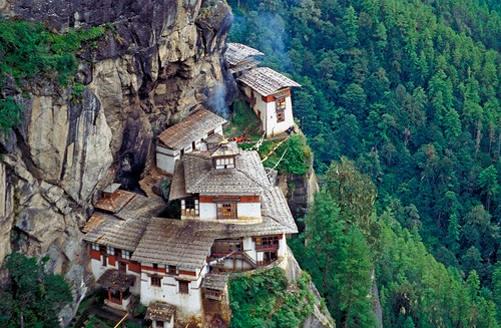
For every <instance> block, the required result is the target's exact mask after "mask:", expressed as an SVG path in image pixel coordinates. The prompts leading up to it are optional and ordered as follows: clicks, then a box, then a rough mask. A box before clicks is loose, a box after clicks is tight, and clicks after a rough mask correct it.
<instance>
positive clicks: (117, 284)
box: [97, 269, 136, 292]
mask: <svg viewBox="0 0 501 328" xmlns="http://www.w3.org/2000/svg"><path fill="white" fill-rule="evenodd" d="M135 281H136V276H134V275H132V274H126V273H125V272H120V271H118V270H117V269H108V270H106V271H105V272H104V273H103V275H102V276H101V277H99V279H98V280H97V283H98V284H99V285H101V286H102V287H103V288H105V289H110V290H117V291H121V292H125V291H126V290H127V289H128V288H129V287H132V286H133V285H134V282H135Z"/></svg>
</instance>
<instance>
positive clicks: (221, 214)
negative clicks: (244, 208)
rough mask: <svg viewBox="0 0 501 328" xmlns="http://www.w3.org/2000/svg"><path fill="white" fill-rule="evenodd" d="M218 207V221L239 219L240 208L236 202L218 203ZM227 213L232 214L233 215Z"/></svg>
mask: <svg viewBox="0 0 501 328" xmlns="http://www.w3.org/2000/svg"><path fill="white" fill-rule="evenodd" d="M216 207H217V218H218V220H236V219H237V218H238V209H237V207H238V206H237V203H236V202H220V203H217V205H216ZM228 210H229V211H228ZM227 213H231V215H228V214H227Z"/></svg>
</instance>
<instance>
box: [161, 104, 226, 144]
mask: <svg viewBox="0 0 501 328" xmlns="http://www.w3.org/2000/svg"><path fill="white" fill-rule="evenodd" d="M225 123H226V120H225V119H224V118H222V117H221V116H219V115H216V114H214V113H212V112H211V111H209V110H207V109H204V108H200V109H198V110H196V111H195V112H193V113H192V114H190V115H189V116H188V117H186V118H185V119H184V120H182V121H181V122H179V123H177V124H175V125H173V126H171V127H169V128H167V129H166V130H165V131H163V132H162V133H161V134H160V135H159V136H158V140H159V141H160V142H161V143H162V144H164V145H165V146H167V147H169V148H171V149H176V150H177V149H182V148H184V147H187V146H189V145H191V143H192V142H193V141H197V140H200V139H202V138H204V137H206V136H207V134H208V133H209V132H211V131H213V130H215V129H216V128H218V127H219V126H221V125H222V124H225Z"/></svg>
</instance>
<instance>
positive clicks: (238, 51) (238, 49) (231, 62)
mask: <svg viewBox="0 0 501 328" xmlns="http://www.w3.org/2000/svg"><path fill="white" fill-rule="evenodd" d="M224 56H225V59H226V62H227V63H228V68H229V70H230V72H231V73H232V74H236V75H238V74H239V73H240V72H242V71H246V70H248V69H251V68H254V67H256V66H257V65H258V64H259V61H258V59H257V58H256V57H261V56H264V54H263V53H262V52H261V51H259V50H256V49H254V48H251V47H249V46H246V45H245V44H241V43H228V47H227V48H226V52H225V54H224Z"/></svg>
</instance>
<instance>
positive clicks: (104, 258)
mask: <svg viewBox="0 0 501 328" xmlns="http://www.w3.org/2000/svg"><path fill="white" fill-rule="evenodd" d="M99 252H100V253H101V259H102V261H103V263H102V264H103V266H107V265H108V263H107V262H108V261H107V254H108V253H107V251H106V246H99Z"/></svg>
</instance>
